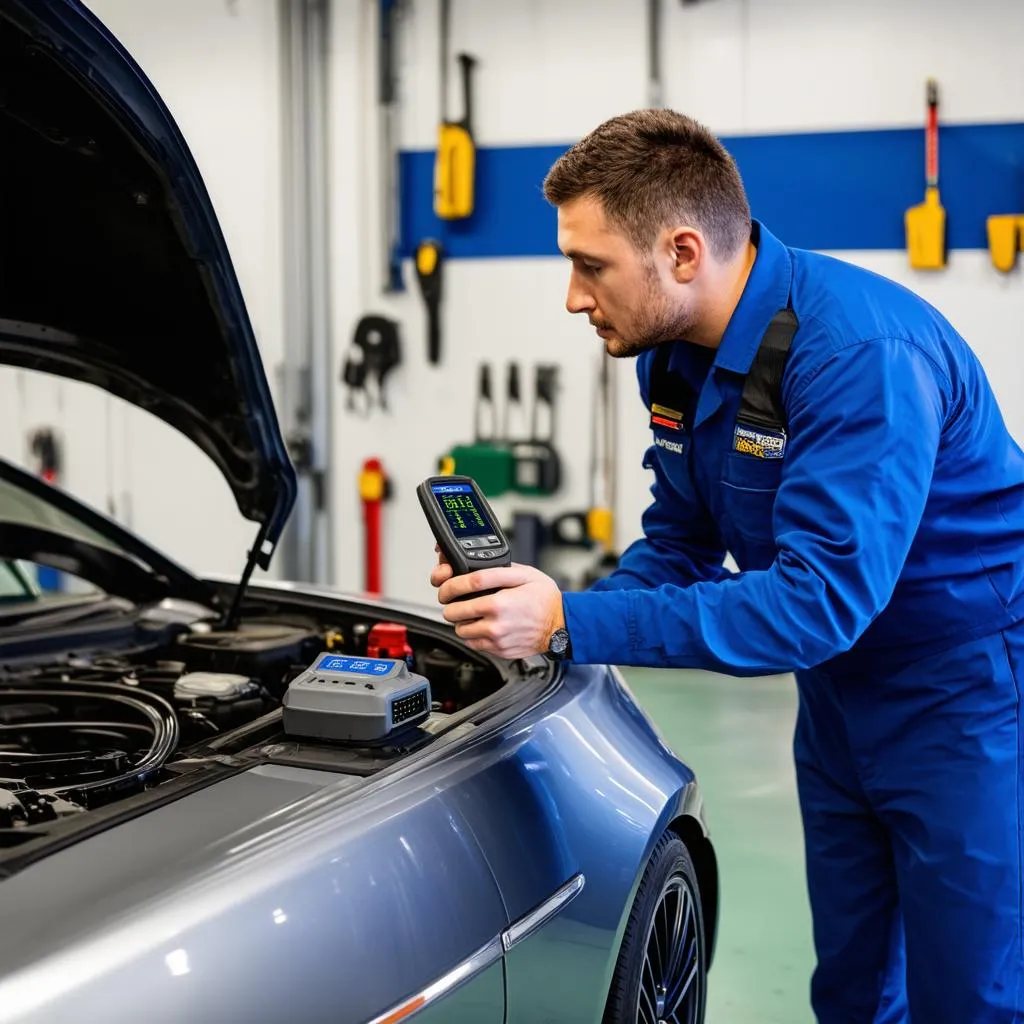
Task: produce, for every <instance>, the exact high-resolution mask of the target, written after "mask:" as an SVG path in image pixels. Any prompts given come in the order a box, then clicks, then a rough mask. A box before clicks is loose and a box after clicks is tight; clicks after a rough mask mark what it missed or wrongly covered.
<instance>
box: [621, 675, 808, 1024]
mask: <svg viewBox="0 0 1024 1024" xmlns="http://www.w3.org/2000/svg"><path fill="white" fill-rule="evenodd" d="M624 675H625V676H626V680H627V682H628V683H629V687H630V689H631V690H632V691H633V693H634V695H635V696H636V698H637V700H639V701H640V703H641V704H642V705H643V707H644V708H645V710H646V711H647V712H648V713H649V714H650V715H651V717H652V718H653V719H654V721H655V722H656V723H657V725H658V728H659V730H660V732H661V733H662V735H663V736H664V738H665V740H666V742H668V743H669V744H670V745H671V746H672V748H673V749H674V750H675V751H676V752H677V753H678V754H679V755H680V756H681V757H682V758H683V759H684V760H685V761H686V762H687V763H688V764H690V766H691V767H692V768H693V769H694V771H695V772H696V773H697V778H698V781H699V782H700V786H701V789H702V791H703V793H704V797H705V803H706V805H707V812H708V824H709V825H710V828H711V832H712V837H713V839H714V841H715V844H716V847H717V850H718V856H719V866H720V869H721V876H722V908H721V919H720V924H719V939H718V947H717V954H716V960H715V964H714V968H713V969H712V972H711V976H710V979H709V999H708V1014H707V1024H755V1022H756V1024H813V1021H814V1017H813V1015H812V1013H811V1010H810V1006H809V1002H808V985H809V981H810V972H811V970H812V967H813V963H814V956H813V949H812V945H811V921H810V911H809V909H808V905H807V892H806V888H805V885H804V866H803V845H802V843H803V840H802V832H801V828H800V816H799V810H798V807H797V800H796V785H795V780H794V776H793V757H792V749H791V742H792V734H793V722H794V716H795V712H796V691H795V684H794V682H793V679H792V678H791V677H788V676H781V677H773V678H767V679H733V678H729V677H725V676H717V675H711V674H708V673H701V672H668V671H653V670H643V669H628V670H626V671H625V672H624Z"/></svg>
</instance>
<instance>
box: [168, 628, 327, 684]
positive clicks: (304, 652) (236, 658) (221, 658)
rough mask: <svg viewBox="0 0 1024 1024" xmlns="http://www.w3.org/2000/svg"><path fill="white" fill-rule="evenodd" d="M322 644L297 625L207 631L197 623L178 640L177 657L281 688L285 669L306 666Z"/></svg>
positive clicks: (194, 665)
mask: <svg viewBox="0 0 1024 1024" xmlns="http://www.w3.org/2000/svg"><path fill="white" fill-rule="evenodd" d="M323 645H324V639H323V637H322V636H321V635H320V633H318V632H317V631H315V630H314V629H311V628H308V627H305V626H301V625H292V624H288V623H276V622H272V623H264V622H251V623H243V624H242V625H241V626H239V628H238V629H209V628H207V627H206V626H205V624H201V623H200V624H197V625H195V626H194V627H193V628H192V630H191V631H190V632H188V633H185V634H183V635H182V636H181V637H180V638H179V639H178V655H179V656H180V657H181V658H183V659H185V660H186V661H187V662H188V664H189V666H190V667H191V668H196V669H202V670H205V671H209V672H226V673H229V674H232V675H244V676H246V677H248V678H257V679H260V680H262V681H263V682H264V684H265V685H267V686H268V687H275V686H277V685H278V684H281V685H280V689H283V688H284V686H283V684H284V678H285V676H286V674H287V672H288V669H289V668H290V667H291V666H293V665H308V664H309V663H310V662H311V661H312V660H313V658H315V657H316V655H317V654H318V653H319V652H320V651H321V650H322V649H323ZM280 689H279V690H278V691H277V692H278V693H280Z"/></svg>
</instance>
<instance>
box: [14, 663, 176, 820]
mask: <svg viewBox="0 0 1024 1024" xmlns="http://www.w3.org/2000/svg"><path fill="white" fill-rule="evenodd" d="M0 707H2V708H3V711H4V713H3V715H2V716H0V787H2V788H3V789H5V790H7V791H8V792H9V793H13V794H14V795H15V798H16V802H17V803H19V804H21V806H22V808H23V809H24V813H25V816H26V819H25V820H27V821H31V820H32V819H33V817H34V816H35V817H37V818H38V816H39V815H42V814H45V813H47V812H48V811H50V810H52V811H55V812H57V813H65V811H66V808H65V807H64V805H63V804H61V803H59V802H58V801H55V800H51V799H50V798H51V797H52V798H60V799H62V800H67V801H70V802H71V803H72V804H76V805H83V806H85V807H95V806H99V805H100V804H102V803H104V802H105V801H106V800H107V799H109V798H110V797H112V796H115V795H124V794H125V793H126V792H130V791H132V790H140V789H142V788H144V787H145V786H146V785H147V784H148V783H150V782H151V781H152V780H153V779H155V778H156V777H157V775H158V774H159V772H160V771H161V770H162V768H163V766H164V764H165V762H166V761H167V759H168V758H169V757H170V756H171V754H172V753H173V752H174V751H175V749H176V748H177V745H178V736H179V725H178V718H177V716H176V715H175V713H174V709H173V708H172V707H171V705H170V704H169V703H168V702H167V701H166V700H164V698H163V697H160V696H158V695H157V694H154V693H147V692H146V691H145V690H140V689H137V688H135V687H132V686H123V685H121V684H118V683H100V682H85V681H80V680H68V681H66V682H64V681H59V682H58V681H54V680H50V679H47V680H46V681H45V682H43V681H42V680H41V679H38V678H37V679H36V680H35V682H34V685H29V686H24V687H22V686H18V685H17V684H14V685H4V686H0ZM32 791H35V792H36V793H37V795H39V796H41V797H42V798H44V800H43V802H42V803H40V801H38V800H36V799H35V797H34V796H32V795H31V793H32ZM26 792H28V793H29V798H28V799H26V798H25V797H24V796H23V795H22V794H23V793H26ZM4 803H5V807H6V814H7V816H8V817H10V818H11V819H12V820H13V821H14V823H15V824H17V819H18V818H19V816H20V812H17V808H16V807H15V802H14V801H11V800H9V799H6V798H5V801H4ZM44 803H45V804H48V805H49V806H48V807H44V806H43V804H44Z"/></svg>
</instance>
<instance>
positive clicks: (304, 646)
mask: <svg viewBox="0 0 1024 1024" xmlns="http://www.w3.org/2000/svg"><path fill="white" fill-rule="evenodd" d="M72 629H73V632H74V637H75V641H76V647H75V649H68V648H66V647H64V646H63V645H62V643H61V638H60V630H57V631H56V633H54V632H50V633H49V634H48V635H47V639H46V643H45V644H41V645H39V646H38V647H37V649H35V650H34V651H33V650H32V649H31V645H26V644H25V643H24V641H23V640H21V639H19V642H18V644H17V645H16V646H17V653H18V657H17V658H15V659H10V658H8V657H7V654H6V653H5V644H4V642H3V633H2V630H0V849H3V848H5V847H6V848H11V847H15V846H19V845H20V844H22V843H24V842H26V841H28V840H29V839H31V838H32V837H33V836H34V835H38V834H39V832H40V830H43V832H45V829H46V827H47V826H48V825H50V824H52V823H54V822H57V821H64V820H66V819H69V818H76V817H77V818H81V817H82V816H83V815H85V814H86V813H87V812H89V811H94V810H96V809H99V808H104V807H109V806H110V805H116V804H119V803H120V802H122V801H125V800H128V799H130V798H132V797H138V796H139V794H144V793H146V792H147V791H148V790H152V789H154V788H156V789H159V787H161V786H162V785H165V784H167V783H169V782H172V781H174V780H179V779H181V778H182V777H183V776H187V775H189V774H190V773H195V772H198V771H201V770H202V769H203V768H204V766H208V765H210V764H211V763H221V764H223V763H224V762H225V761H226V760H229V759H231V758H235V759H238V758H239V757H244V756H246V755H253V756H255V757H256V758H258V757H259V756H260V755H261V754H262V753H263V752H268V753H267V756H268V758H271V757H272V755H273V752H277V753H279V754H280V755H281V763H295V764H301V763H307V762H309V760H310V758H311V757H313V754H311V750H312V751H314V752H315V757H314V760H315V759H319V761H320V762H322V761H323V759H324V757H325V756H326V757H328V762H327V763H328V765H329V766H330V767H335V768H338V769H339V770H350V771H357V772H359V773H360V774H369V773H370V772H371V771H372V770H373V769H374V766H378V767H379V766H380V765H381V764H383V763H385V762H386V761H387V759H388V757H391V758H392V759H393V758H394V757H395V756H399V755H400V754H401V753H402V751H403V750H405V749H410V748H412V747H415V746H417V745H422V743H424V742H427V741H429V738H430V737H431V736H433V735H436V734H437V733H438V732H440V731H441V730H443V728H444V724H445V722H447V721H449V720H450V721H455V719H456V716H458V715H459V713H460V712H462V711H464V710H465V709H466V708H468V707H470V706H471V705H475V704H477V703H478V702H479V701H481V700H483V699H484V698H486V697H487V696H489V695H490V694H491V693H494V692H496V691H497V690H499V689H500V688H501V687H502V686H503V685H504V684H505V681H506V680H505V677H504V675H503V674H502V673H501V672H500V671H499V670H498V669H497V667H496V666H495V665H494V664H493V663H491V662H490V661H489V660H487V659H485V658H483V657H481V656H478V655H475V654H474V653H473V652H472V651H467V650H463V649H462V648H461V647H460V646H459V645H458V644H457V642H454V643H453V642H452V640H451V639H450V638H449V637H448V636H446V635H445V633H444V631H443V630H442V629H441V628H439V627H437V628H431V627H430V626H429V625H423V626H419V627H418V626H417V625H416V624H415V622H409V623H408V624H403V623H402V622H397V621H392V620H390V619H375V618H372V617H370V616H358V615H355V614H348V613H345V614H330V613H326V612H322V611H321V610H319V609H314V610H312V611H307V610H301V609H298V610H297V609H294V608H288V607H282V606H281V605H279V604H275V603H273V602H271V603H270V605H269V606H267V607H264V608H260V607H259V605H258V604H256V605H254V607H253V609H247V611H246V614H245V616H244V617H243V618H242V620H241V621H240V623H239V625H238V627H237V628H234V629H223V628H221V627H220V625H219V624H218V622H217V620H216V618H215V617H213V616H212V615H206V616H202V615H195V614H192V615H189V614H185V613H182V612H177V613H175V612H173V611H168V610H167V609H166V608H165V609H160V610H159V611H158V612H156V613H151V614H150V615H148V616H146V615H141V616H139V618H138V619H137V620H136V622H135V624H134V631H133V633H132V634H131V642H130V643H126V642H125V641H126V635H125V634H124V633H123V632H122V633H120V634H118V635H119V641H120V642H119V643H118V644H114V645H111V644H109V643H107V642H101V643H100V644H99V645H98V646H95V647H91V646H90V645H89V644H88V643H84V644H83V643H82V640H83V631H82V628H81V627H80V626H75V627H69V631H71V630H72ZM22 635H23V634H22ZM97 635H98V636H103V637H106V636H107V633H106V632H104V630H103V629H102V628H100V629H98V632H97ZM325 654H336V655H341V656H344V657H345V659H347V660H348V661H349V662H350V661H351V659H352V658H358V659H391V660H392V661H393V662H397V663H398V664H399V666H400V667H401V669H402V673H403V675H408V674H409V673H415V674H416V676H419V677H423V679H424V680H426V681H427V684H428V685H427V686H426V687H424V688H423V689H424V691H425V692H426V693H427V694H429V698H428V704H429V712H428V713H427V714H426V715H424V714H423V713H420V714H419V715H418V717H417V720H416V723H415V724H414V725H412V726H405V727H403V726H402V724H401V723H400V722H399V716H396V718H395V722H396V724H395V725H394V726H393V728H391V727H390V726H389V730H390V731H389V733H388V734H387V735H382V736H380V737H375V738H374V740H375V741H374V742H368V741H367V740H366V738H365V736H364V737H363V738H362V739H361V740H359V741H356V740H351V739H350V740H349V741H347V742H346V740H345V739H339V738H337V737H336V736H335V737H326V738H324V737H312V738H311V737H310V736H309V735H308V734H307V735H305V736H302V737H298V738H293V737H289V736H288V735H287V729H286V728H285V726H284V723H283V720H282V719H283V715H282V712H283V710H284V707H283V706H284V704H285V703H286V701H285V697H286V694H287V693H288V688H289V685H290V684H291V683H292V682H293V681H294V680H297V679H300V677H301V678H302V679H305V678H306V677H308V676H309V673H310V671H311V666H314V665H315V664H324V663H325V659H324V657H323V656H324V655H325ZM327 660H331V659H327ZM333 660H341V659H333ZM358 664H365V662H360V663H358ZM379 664H383V662H380V663H379ZM304 674H305V675H304ZM300 681H301V680H300ZM367 688H368V689H372V685H371V686H368V687H367ZM342 689H344V687H342ZM332 692H334V693H337V692H338V691H332ZM364 696H365V695H364ZM389 721H390V719H389Z"/></svg>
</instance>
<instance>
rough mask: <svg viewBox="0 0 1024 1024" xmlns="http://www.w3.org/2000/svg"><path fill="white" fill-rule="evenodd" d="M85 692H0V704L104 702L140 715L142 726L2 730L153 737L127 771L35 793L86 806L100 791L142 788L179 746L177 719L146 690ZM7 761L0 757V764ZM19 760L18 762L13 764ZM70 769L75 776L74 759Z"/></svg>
mask: <svg viewBox="0 0 1024 1024" xmlns="http://www.w3.org/2000/svg"><path fill="white" fill-rule="evenodd" d="M87 685H88V689H80V688H78V686H77V684H70V685H69V686H68V687H67V688H65V687H62V686H59V685H57V686H56V687H48V688H45V689H39V688H36V687H32V688H30V689H12V688H8V687H4V686H0V701H6V700H13V699H18V700H30V701H31V700H39V699H45V698H50V699H58V700H61V699H64V700H75V699H77V700H92V701H108V702H110V703H112V704H116V705H119V706H121V707H122V708H127V709H128V710H130V711H131V712H133V713H134V714H137V715H139V716H140V717H141V718H142V719H143V720H144V724H142V725H140V724H139V723H136V722H130V721H129V722H117V721H114V722H102V721H89V722H84V721H76V720H72V721H68V722H63V723H61V722H53V721H49V722H22V723H11V724H8V725H4V726H2V727H0V728H2V731H3V732H7V733H17V732H19V731H21V732H26V731H29V730H33V729H49V730H53V729H57V728H59V727H61V726H62V725H63V726H64V727H66V728H67V729H69V730H71V731H74V730H81V729H82V728H109V727H112V728H114V729H115V730H121V731H124V730H126V729H127V730H129V731H137V730H139V729H145V730H146V731H148V732H150V733H151V734H152V739H151V741H150V745H149V749H148V750H146V751H145V753H144V754H143V755H142V757H141V758H139V759H138V760H137V761H136V763H134V764H132V765H131V766H130V767H129V768H128V769H126V770H125V771H123V772H121V773H118V774H115V775H113V776H110V777H106V778H101V779H95V780H91V781H76V782H72V783H68V784H67V785H61V784H59V783H58V784H57V785H54V786H47V787H45V788H41V789H40V790H39V791H40V792H41V793H44V794H53V795H58V794H59V795H68V794H72V793H73V794H76V795H80V796H81V797H83V798H85V799H86V800H88V797H89V796H90V795H92V796H99V795H101V794H102V793H103V792H104V791H107V790H111V789H118V788H121V787H124V786H128V785H131V784H133V783H135V784H141V783H144V782H146V781H147V780H148V778H149V777H150V776H152V775H154V774H156V773H157V772H159V771H160V769H161V768H162V767H163V766H164V764H165V763H166V761H167V759H168V758H169V757H170V756H171V754H173V753H174V751H175V750H176V749H177V745H178V736H179V726H178V718H177V715H176V713H175V710H174V708H173V707H172V705H171V704H170V703H169V702H168V701H166V700H165V699H164V698H163V697H160V696H158V695H157V694H154V693H149V692H147V691H144V690H136V689H134V688H132V687H127V686H122V685H121V684H119V683H89V684H87ZM5 756H6V757H7V759H8V760H11V758H10V757H9V755H0V758H2V757H5ZM36 756H37V757H38V758H40V759H47V760H48V761H50V762H52V761H53V760H54V755H52V754H39V755H36ZM13 760H19V761H20V760H22V758H13ZM24 760H25V766H26V768H30V765H31V755H30V756H29V757H28V758H25V759H24ZM68 767H69V768H70V769H71V770H72V771H73V770H74V767H75V760H74V758H69V760H68Z"/></svg>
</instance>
